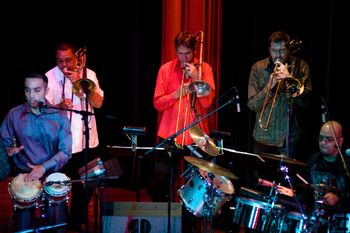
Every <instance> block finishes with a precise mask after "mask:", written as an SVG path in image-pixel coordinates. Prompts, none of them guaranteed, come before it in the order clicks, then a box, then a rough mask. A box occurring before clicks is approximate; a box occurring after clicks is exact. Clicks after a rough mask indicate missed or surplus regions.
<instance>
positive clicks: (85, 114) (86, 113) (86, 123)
mask: <svg viewBox="0 0 350 233" xmlns="http://www.w3.org/2000/svg"><path fill="white" fill-rule="evenodd" d="M84 92H85V95H86V98H85V103H86V111H82V110H75V109H66V108H60V107H55V106H50V105H44V106H43V108H52V109H57V110H62V111H70V112H74V113H77V114H80V115H82V117H83V120H84V127H85V132H84V134H85V148H84V164H85V169H84V170H85V186H84V187H85V191H87V185H88V183H87V182H88V175H87V172H88V167H87V158H88V155H89V138H90V136H89V135H90V134H89V119H88V117H89V116H93V115H95V114H94V113H92V112H89V111H88V109H89V108H88V106H89V101H88V100H89V97H90V92H89V91H87V90H84ZM84 198H85V205H86V206H85V207H86V211H85V216H84V217H85V226H86V227H85V231H86V233H87V232H88V224H89V216H88V203H87V200H88V196H87V195H85V197H84Z"/></svg>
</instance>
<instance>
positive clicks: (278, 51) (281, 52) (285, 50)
mask: <svg viewBox="0 0 350 233" xmlns="http://www.w3.org/2000/svg"><path fill="white" fill-rule="evenodd" d="M270 51H271V53H272V54H274V55H277V54H286V53H287V51H288V50H287V49H271V50H270Z"/></svg>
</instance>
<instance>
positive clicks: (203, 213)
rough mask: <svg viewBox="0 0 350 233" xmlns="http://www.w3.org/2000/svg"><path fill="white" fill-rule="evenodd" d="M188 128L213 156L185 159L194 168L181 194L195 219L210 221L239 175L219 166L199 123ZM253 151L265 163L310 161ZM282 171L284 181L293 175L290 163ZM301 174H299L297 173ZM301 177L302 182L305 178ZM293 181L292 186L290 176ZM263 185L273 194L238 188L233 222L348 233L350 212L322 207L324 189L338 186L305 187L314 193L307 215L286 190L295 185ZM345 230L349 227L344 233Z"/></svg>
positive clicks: (276, 230)
mask: <svg viewBox="0 0 350 233" xmlns="http://www.w3.org/2000/svg"><path fill="white" fill-rule="evenodd" d="M189 132H190V135H191V137H192V138H193V140H194V142H195V143H196V145H197V146H198V147H199V148H200V149H201V150H202V151H204V152H205V153H207V154H208V155H209V156H208V158H209V159H204V158H203V157H200V158H197V157H194V156H185V157H184V159H185V161H187V162H188V163H189V164H190V165H192V168H191V172H190V176H189V177H190V178H189V179H187V182H186V184H185V185H182V186H181V187H180V189H178V191H177V193H178V195H179V197H180V201H181V202H182V203H183V205H184V206H185V208H186V209H187V211H189V212H190V213H191V214H193V215H194V216H196V217H199V218H203V219H211V218H212V217H215V216H218V215H220V213H221V209H222V207H223V205H224V204H225V203H227V202H229V201H230V200H231V199H232V196H233V195H234V194H235V188H234V186H233V184H232V182H231V180H232V181H234V180H238V179H239V177H238V176H237V175H235V174H234V173H232V172H231V171H230V170H228V169H226V168H224V167H221V166H219V165H217V164H215V160H216V158H217V157H218V156H219V155H220V153H219V151H220V150H218V148H217V146H216V145H215V143H214V141H213V139H211V138H210V137H209V136H207V135H206V134H204V133H203V132H202V131H201V130H200V129H199V128H196V127H192V128H190V129H189ZM234 152H235V153H236V152H237V151H234ZM237 153H239V151H238V152H237ZM242 154H247V153H242ZM249 155H251V156H255V157H258V158H259V159H260V160H261V161H262V162H265V160H264V159H266V160H276V161H279V162H280V164H281V165H282V164H288V165H293V166H298V167H304V168H306V166H307V164H306V163H303V162H301V161H298V160H295V159H291V158H288V157H286V156H284V155H274V154H268V153H263V154H262V155H261V157H260V156H258V155H255V154H249ZM280 170H282V171H283V172H284V174H285V176H286V177H285V179H286V178H287V177H288V178H289V175H288V168H287V166H285V167H284V166H281V168H280ZM297 177H300V175H299V174H297ZM299 179H301V180H303V178H302V177H300V178H299ZM259 180H260V179H259ZM304 181H305V180H304ZM305 182H306V181H305ZM289 184H290V185H291V183H290V180H289ZM260 185H261V186H266V187H268V188H269V189H270V193H269V194H265V193H262V192H259V191H257V190H254V189H250V188H246V187H241V188H240V195H239V196H236V198H235V206H232V207H230V209H233V210H234V211H233V212H232V216H231V217H232V223H233V224H237V225H240V226H242V227H244V228H247V229H251V230H253V231H257V232H272V233H315V232H319V230H320V229H321V228H322V229H323V227H324V226H325V225H326V228H327V230H328V231H327V232H350V231H349V229H350V214H346V216H344V214H334V215H332V216H330V217H327V218H326V217H325V215H324V212H323V208H324V206H323V202H322V198H321V197H322V196H323V195H324V193H326V192H329V191H332V192H337V191H339V190H337V188H335V187H329V186H327V185H324V184H318V185H309V184H307V185H305V189H304V191H310V192H312V195H314V199H315V200H314V202H315V205H314V206H315V207H314V208H313V210H312V211H311V212H307V213H305V211H304V209H303V208H305V206H302V205H301V204H300V203H299V200H298V198H297V194H293V192H292V194H290V193H289V192H288V191H286V190H294V188H293V187H292V186H291V188H288V187H283V186H280V185H279V184H275V182H274V181H273V182H269V181H267V180H263V182H261V183H260ZM306 187H308V189H306ZM281 194H282V195H284V196H283V197H287V196H288V198H292V199H290V201H286V200H284V199H283V198H280V197H279V195H281ZM308 204H309V203H308ZM291 206H293V208H291ZM342 229H343V230H344V229H347V230H345V231H343V230H342Z"/></svg>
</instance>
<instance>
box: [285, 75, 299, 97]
mask: <svg viewBox="0 0 350 233" xmlns="http://www.w3.org/2000/svg"><path fill="white" fill-rule="evenodd" d="M281 82H283V83H282V85H281V92H283V93H287V92H288V91H289V92H290V95H291V97H296V96H298V95H301V94H302V93H303V92H304V85H303V84H302V83H301V82H300V81H299V80H298V79H296V78H293V77H289V78H285V79H283V80H282V81H281Z"/></svg>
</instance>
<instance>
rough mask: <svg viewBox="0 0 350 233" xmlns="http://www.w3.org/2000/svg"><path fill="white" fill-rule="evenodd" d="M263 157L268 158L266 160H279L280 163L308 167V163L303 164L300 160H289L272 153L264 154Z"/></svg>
mask: <svg viewBox="0 0 350 233" xmlns="http://www.w3.org/2000/svg"><path fill="white" fill-rule="evenodd" d="M261 157H263V158H266V159H273V160H279V161H283V162H285V163H289V164H295V165H300V166H307V164H306V163H303V162H301V161H299V160H296V159H291V158H288V157H287V156H285V155H276V154H270V153H265V152H263V153H262V155H261Z"/></svg>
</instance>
